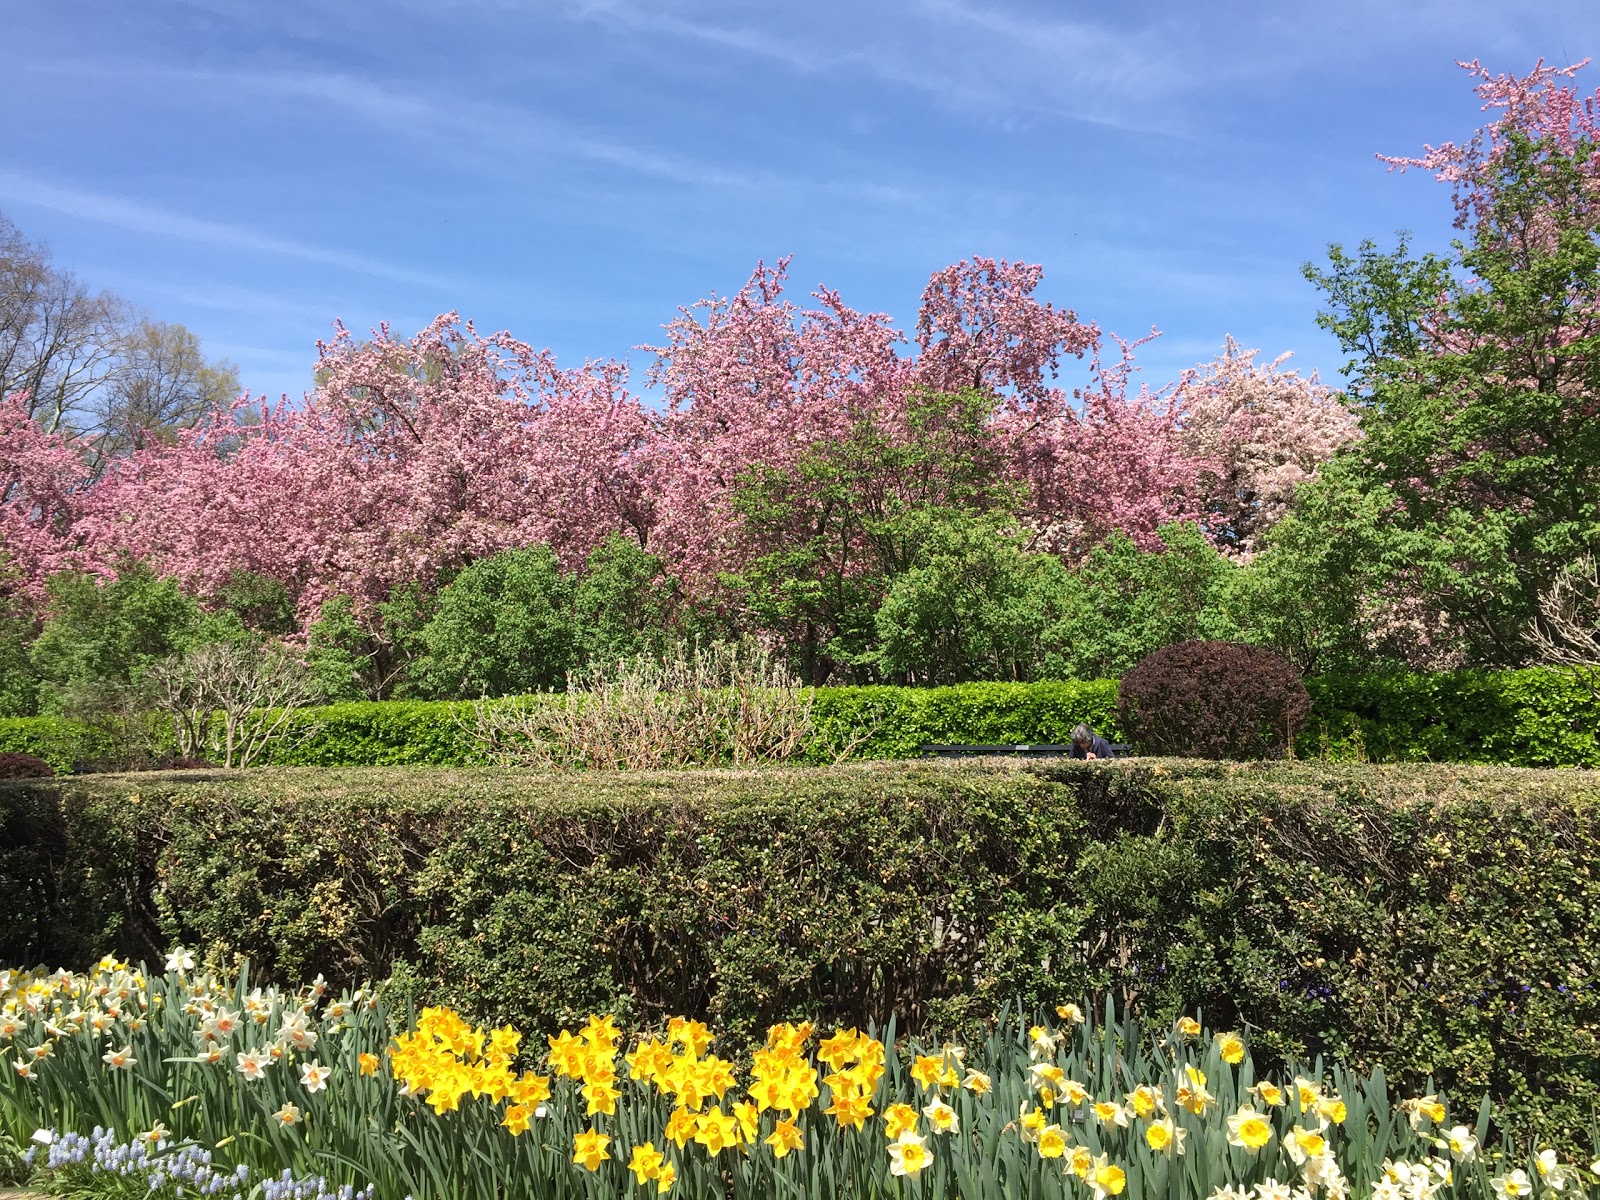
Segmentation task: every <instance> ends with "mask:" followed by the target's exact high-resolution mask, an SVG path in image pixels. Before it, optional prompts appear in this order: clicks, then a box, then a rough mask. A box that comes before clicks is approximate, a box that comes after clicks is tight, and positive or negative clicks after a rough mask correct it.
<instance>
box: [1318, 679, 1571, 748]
mask: <svg viewBox="0 0 1600 1200" xmlns="http://www.w3.org/2000/svg"><path fill="white" fill-rule="evenodd" d="M1306 686H1307V688H1308V690H1309V691H1310V692H1311V696H1312V710H1311V721H1310V724H1309V725H1308V726H1307V728H1306V731H1305V732H1304V733H1303V734H1302V735H1301V737H1300V742H1299V753H1300V754H1301V755H1302V756H1304V757H1311V756H1314V755H1331V756H1334V757H1351V758H1367V759H1370V760H1372V761H1374V762H1429V761H1431V762H1464V763H1505V764H1511V765H1516V766H1537V767H1557V766H1560V767H1600V699H1597V697H1596V696H1595V694H1594V692H1593V691H1592V690H1591V689H1590V688H1589V687H1588V685H1587V682H1586V680H1585V679H1584V678H1583V677H1582V676H1581V675H1579V674H1577V673H1574V672H1572V671H1568V670H1549V669H1540V668H1529V669H1527V670H1521V671H1482V670H1465V671H1451V672H1441V673H1434V674H1396V675H1362V676H1343V677H1337V676H1332V677H1324V678H1321V679H1309V680H1307V681H1306Z"/></svg>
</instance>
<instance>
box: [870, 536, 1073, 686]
mask: <svg viewBox="0 0 1600 1200" xmlns="http://www.w3.org/2000/svg"><path fill="white" fill-rule="evenodd" d="M922 524H923V528H924V530H925V532H924V534H923V536H922V545H923V551H922V553H923V555H924V557H923V560H922V561H921V562H919V563H918V564H917V565H916V566H914V567H912V568H910V569H909V570H907V571H906V572H905V573H904V574H902V575H900V576H899V577H898V578H896V579H895V580H894V582H893V583H892V584H891V585H890V586H889V591H888V594H887V595H886V596H885V597H884V599H883V603H882V604H881V605H880V606H879V608H878V611H877V614H876V616H875V618H874V622H875V625H876V628H877V635H878V643H879V649H878V661H879V664H880V667H881V670H882V672H883V674H884V675H886V676H887V677H889V678H891V679H896V680H898V681H900V682H902V683H913V684H923V685H930V684H932V685H937V684H950V683H965V682H968V681H971V680H975V679H984V680H1028V679H1037V678H1038V677H1039V676H1041V675H1048V674H1059V670H1060V668H1059V663H1057V662H1056V661H1055V656H1054V655H1053V654H1052V653H1051V652H1050V651H1049V650H1048V649H1047V647H1051V646H1053V645H1054V644H1055V642H1056V641H1057V640H1058V638H1059V634H1058V632H1057V628H1058V627H1059V625H1060V623H1061V620H1062V616H1063V612H1064V610H1065V608H1066V604H1067V597H1068V595H1069V582H1068V581H1069V576H1068V573H1067V570H1066V568H1065V567H1063V566H1062V565H1061V560H1060V559H1059V558H1057V557H1056V556H1055V555H1053V554H1038V553H1029V552H1028V551H1027V550H1026V549H1025V548H1024V546H1023V542H1022V538H1021V537H1020V536H1019V535H1018V534H1017V533H1016V532H1015V531H1014V530H1012V529H1010V528H1008V523H1007V522H1004V521H1000V520H995V519H994V518H985V517H966V516H959V517H949V518H945V519H942V520H928V519H926V518H924V519H923V521H922Z"/></svg>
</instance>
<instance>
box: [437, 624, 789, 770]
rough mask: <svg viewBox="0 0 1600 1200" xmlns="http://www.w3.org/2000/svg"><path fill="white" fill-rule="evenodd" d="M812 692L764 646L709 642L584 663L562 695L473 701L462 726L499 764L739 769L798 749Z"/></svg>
mask: <svg viewBox="0 0 1600 1200" xmlns="http://www.w3.org/2000/svg"><path fill="white" fill-rule="evenodd" d="M812 694H813V693H812V690H811V689H810V688H806V687H802V686H801V685H800V683H799V682H798V680H796V679H795V677H794V676H793V675H792V674H791V673H790V672H789V670H788V668H787V667H785V666H784V665H783V663H781V662H780V661H779V660H778V659H776V658H775V657H774V656H773V655H772V654H771V652H770V651H768V650H767V649H766V648H765V647H763V646H760V645H755V644H751V643H740V644H729V643H723V642H717V643H713V644H712V645H710V646H704V647H695V648H693V649H688V648H683V647H680V648H679V649H677V650H676V651H675V652H673V653H671V654H669V655H668V656H667V657H665V658H659V659H658V658H649V657H637V658H624V659H619V660H616V661H611V662H604V663H594V664H591V665H589V666H588V667H585V668H583V669H582V670H578V671H573V672H569V673H568V676H567V690H566V692H565V693H564V694H551V693H545V694H541V695H537V696H527V697H519V698H516V699H512V700H483V701H480V702H479V703H478V704H477V705H476V706H475V708H474V710H473V714H472V717H471V718H470V721H471V724H470V725H469V727H468V728H469V731H470V732H471V734H472V736H473V737H474V739H475V740H476V741H477V743H478V744H479V746H481V747H482V748H483V750H484V751H485V753H486V754H487V755H488V757H489V758H490V759H491V760H492V761H494V762H497V763H500V764H502V765H507V766H536V767H563V768H581V767H589V768H610V769H621V770H630V771H637V770H649V769H656V768H671V767H690V766H704V765H709V764H717V763H721V764H731V765H734V766H748V765H752V764H756V763H773V762H783V761H785V760H787V759H790V758H793V757H795V756H796V755H797V754H799V753H801V752H802V751H803V750H804V749H805V748H806V747H807V744H808V743H809V742H810V740H811V738H812V737H813V735H814V734H815V727H814V725H813V722H812V714H811V706H812Z"/></svg>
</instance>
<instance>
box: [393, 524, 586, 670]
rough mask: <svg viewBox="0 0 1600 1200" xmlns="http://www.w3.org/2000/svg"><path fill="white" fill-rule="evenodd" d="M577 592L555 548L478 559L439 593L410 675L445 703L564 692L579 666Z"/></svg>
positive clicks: (510, 551)
mask: <svg viewBox="0 0 1600 1200" xmlns="http://www.w3.org/2000/svg"><path fill="white" fill-rule="evenodd" d="M572 593H573V581H572V578H571V576H569V575H565V574H563V573H562V570H561V563H560V561H559V560H558V559H557V558H556V556H555V552H554V551H552V550H551V549H550V548H549V547H548V546H534V547H531V548H529V549H525V550H502V551H501V552H500V553H499V554H496V555H493V556H491V557H489V558H482V559H479V560H478V561H477V562H475V563H473V564H472V565H471V566H469V567H467V568H466V569H465V570H464V571H462V572H461V574H459V575H457V576H456V578H455V579H454V580H453V581H452V582H451V583H450V584H449V586H447V587H446V588H445V589H444V590H443V591H441V592H440V593H439V600H438V609H437V611H436V612H435V613H434V614H433V618H432V619H431V620H430V621H429V622H428V623H427V624H426V625H425V626H423V628H422V632H421V634H420V635H419V640H420V642H421V644H422V646H423V649H424V653H423V655H422V657H421V658H419V659H418V660H417V661H415V662H413V663H412V664H411V667H410V669H409V672H408V673H409V675H410V676H411V678H412V679H413V680H414V681H416V682H417V683H419V684H420V685H421V686H423V687H425V688H426V689H427V691H428V693H429V694H431V695H434V696H440V697H443V698H446V699H471V698H473V697H476V696H506V695H512V694H514V693H520V692H539V691H547V690H550V689H560V688H561V687H563V686H565V684H566V678H567V672H568V671H569V670H570V669H571V668H572V667H574V666H576V665H577V663H578V652H579V648H578V629H577V620H576V617H575V616H574V614H573V609H572Z"/></svg>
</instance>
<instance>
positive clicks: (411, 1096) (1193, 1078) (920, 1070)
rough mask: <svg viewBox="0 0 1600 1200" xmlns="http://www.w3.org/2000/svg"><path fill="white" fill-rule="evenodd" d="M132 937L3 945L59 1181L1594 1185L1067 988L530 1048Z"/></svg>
mask: <svg viewBox="0 0 1600 1200" xmlns="http://www.w3.org/2000/svg"><path fill="white" fill-rule="evenodd" d="M167 967H168V969H167V971H166V973H165V974H164V975H154V974H151V973H147V972H145V971H144V970H142V969H136V968H132V967H130V966H128V965H127V964H124V963H120V962H117V961H115V960H112V959H105V960H102V961H101V962H100V963H99V964H98V965H97V966H96V967H95V968H94V969H93V970H92V971H90V972H87V973H83V974H73V973H70V972H66V971H57V972H55V973H53V974H48V975H47V974H44V973H43V972H31V973H19V972H0V1052H3V1053H4V1055H5V1058H6V1060H7V1069H6V1070H5V1071H4V1077H3V1079H0V1117H3V1121H4V1129H5V1131H6V1132H7V1133H8V1134H9V1136H10V1137H12V1138H13V1139H14V1140H17V1141H19V1142H25V1143H26V1142H29V1141H30V1140H31V1142H32V1144H31V1145H30V1148H29V1150H28V1159H29V1161H30V1162H31V1163H32V1164H33V1165H34V1166H35V1167H36V1168H40V1169H42V1170H44V1171H45V1172H46V1174H47V1177H52V1178H54V1179H55V1180H56V1181H57V1182H63V1183H68V1184H71V1183H78V1184H82V1185H87V1186H90V1187H92V1188H95V1189H97V1190H107V1191H124V1190H125V1191H127V1193H128V1194H129V1195H134V1194H148V1193H152V1192H159V1193H161V1194H163V1195H169V1194H170V1195H180V1196H181V1195H184V1194H186V1193H187V1194H190V1195H195V1194H198V1195H203V1196H227V1197H231V1198H233V1200H246V1197H249V1196H256V1195H259V1196H261V1197H263V1200H313V1198H335V1197H337V1198H338V1200H375V1198H376V1197H385V1198H387V1197H393V1198H394V1200H400V1198H401V1197H406V1196H410V1197H418V1198H423V1197H426V1198H428V1200H433V1198H440V1200H443V1198H453V1197H463V1198H466V1197H472V1198H478V1197H483V1198H485V1200H487V1198H489V1197H503V1198H505V1200H514V1198H517V1197H528V1198H530V1200H556V1198H564V1197H580V1196H581V1197H586V1198H593V1197H598V1196H602V1195H605V1196H622V1195H634V1194H637V1195H645V1194H650V1195H659V1194H663V1193H672V1194H676V1195H684V1196H694V1197H701V1196H719V1197H721V1196H732V1197H763V1198H765V1197H776V1196H786V1197H805V1198H808V1200H809V1198H813V1197H814V1198H817V1200H821V1198H822V1197H830V1198H831V1197H835V1196H862V1197H866V1196H911V1195H915V1196H941V1197H943V1196H949V1197H957V1196H959V1197H963V1198H976V1197H998V1196H1005V1197H1017V1198H1020V1197H1066V1196H1072V1197H1074V1198H1078V1200H1089V1198H1090V1197H1093V1200H1107V1198H1108V1197H1118V1196H1124V1195H1126V1196H1128V1197H1129V1198H1130V1200H1143V1198H1145V1197H1157V1196H1161V1197H1173V1198H1175V1200H1178V1198H1184V1197H1195V1198H1197V1200H1199V1198H1206V1197H1211V1198H1214V1200H1244V1198H1245V1197H1254V1200H1308V1198H1310V1197H1317V1198H1318V1200H1320V1198H1323V1197H1326V1198H1328V1200H1343V1198H1344V1197H1346V1196H1357V1197H1368V1196H1370V1197H1373V1200H1433V1198H1434V1197H1453V1196H1470V1197H1487V1196H1489V1195H1490V1194H1491V1193H1492V1194H1493V1195H1494V1196H1496V1197H1497V1198H1499V1200H1507V1198H1512V1200H1515V1198H1517V1197H1521V1196H1524V1195H1531V1194H1533V1193H1534V1192H1535V1191H1538V1192H1541V1193H1561V1194H1563V1195H1565V1196H1569V1197H1570V1196H1577V1195H1582V1194H1584V1193H1585V1191H1586V1190H1587V1191H1589V1192H1594V1191H1596V1190H1600V1189H1597V1188H1596V1178H1597V1177H1596V1175H1595V1171H1596V1169H1597V1168H1600V1163H1596V1164H1594V1165H1592V1166H1589V1167H1580V1166H1577V1165H1575V1164H1572V1163H1568V1162H1563V1161H1562V1160H1561V1158H1560V1156H1558V1155H1557V1154H1556V1153H1555V1152H1554V1151H1553V1150H1549V1149H1542V1150H1538V1152H1537V1153H1535V1152H1534V1150H1536V1149H1538V1148H1523V1150H1522V1151H1518V1150H1514V1149H1513V1148H1512V1147H1511V1146H1509V1145H1508V1144H1505V1143H1498V1144H1496V1145H1494V1146H1486V1145H1485V1143H1486V1141H1488V1140H1490V1131H1491V1128H1492V1121H1491V1117H1492V1114H1491V1112H1490V1109H1489V1105H1488V1104H1487V1102H1485V1103H1484V1104H1482V1105H1481V1106H1479V1107H1478V1108H1477V1109H1476V1110H1475V1111H1472V1112H1467V1113H1463V1112H1458V1111H1453V1110H1452V1108H1451V1106H1450V1104H1449V1102H1447V1101H1446V1100H1444V1099H1443V1098H1441V1097H1438V1096H1435V1095H1424V1096H1416V1097H1411V1098H1407V1099H1403V1100H1399V1101H1394V1100H1392V1099H1391V1097H1390V1096H1389V1094H1388V1089H1387V1086H1386V1084H1385V1081H1384V1078H1383V1075H1382V1073H1381V1072H1374V1073H1373V1074H1371V1075H1368V1076H1356V1075H1352V1074H1350V1073H1347V1072H1345V1071H1343V1070H1342V1069H1340V1068H1338V1067H1336V1066H1335V1067H1333V1068H1331V1069H1330V1070H1328V1071H1324V1070H1322V1069H1321V1066H1320V1064H1319V1065H1317V1066H1315V1067H1312V1068H1309V1069H1302V1071H1300V1072H1298V1073H1296V1072H1293V1071H1291V1072H1290V1073H1289V1074H1287V1075H1284V1076H1282V1077H1281V1078H1278V1079H1272V1078H1267V1077H1265V1076H1259V1077H1258V1074H1257V1072H1256V1070H1255V1067H1254V1064H1253V1063H1252V1060H1251V1057H1250V1052H1249V1046H1248V1039H1247V1038H1246V1037H1244V1036H1243V1035H1240V1034H1237V1033H1232V1032H1223V1033H1216V1034H1208V1033H1207V1032H1206V1031H1205V1030H1203V1029H1202V1027H1201V1026H1200V1024H1199V1023H1198V1022H1196V1021H1194V1020H1191V1019H1189V1018H1184V1019H1182V1020H1180V1021H1179V1022H1178V1023H1177V1024H1176V1025H1175V1026H1174V1027H1173V1028H1172V1029H1171V1030H1169V1031H1167V1032H1166V1033H1165V1034H1164V1035H1163V1036H1161V1037H1160V1038H1158V1039H1156V1040H1154V1041H1151V1040H1149V1039H1142V1038H1141V1036H1140V1033H1139V1026H1138V1024H1137V1023H1136V1022H1134V1021H1131V1020H1129V1021H1120V1022H1119V1021H1117V1020H1115V1019H1114V1014H1112V1013H1111V1012H1110V1011H1108V1012H1107V1014H1106V1019H1105V1020H1104V1021H1102V1022H1094V1021H1091V1020H1088V1019H1086V1017H1085V1014H1084V1013H1083V1012H1082V1011H1081V1010H1080V1009H1079V1008H1078V1007H1077V1006H1076V1005H1073V1004H1064V1005H1062V1006H1060V1007H1058V1008H1057V1009H1056V1010H1055V1011H1054V1013H1053V1014H1049V1015H1048V1016H1047V1018H1045V1019H1040V1020H1038V1021H1037V1022H1034V1021H1032V1020H1023V1019H1021V1017H1020V1016H1019V1014H1017V1013H1015V1012H1014V1011H1009V1010H1008V1011H1007V1012H1005V1013H1003V1014H1002V1016H1001V1018H1000V1019H999V1021H998V1022H996V1023H995V1025H994V1026H993V1029H992V1031H991V1032H990V1034H989V1036H988V1037H987V1039H986V1040H985V1041H984V1042H982V1043H981V1044H969V1045H967V1046H965V1047H962V1046H955V1045H949V1044H929V1045H923V1044H919V1043H917V1042H915V1041H913V1040H911V1039H900V1040H898V1041H897V1040H896V1038H895V1036H894V1029H893V1026H892V1024H891V1026H890V1028H889V1029H887V1030H885V1031H882V1034H881V1036H879V1035H877V1033H876V1032H875V1031H868V1032H861V1031H859V1030H856V1029H842V1030H834V1031H832V1032H830V1033H828V1034H827V1035H826V1036H824V1035H823V1033H822V1031H820V1030H816V1029H814V1028H813V1027H812V1026H811V1025H810V1024H782V1025H777V1026H774V1027H772V1029H771V1030H769V1032H768V1034H767V1038H766V1041H765V1044H764V1045H763V1046H761V1047H759V1048H758V1049H756V1050H755V1051H754V1052H753V1054H752V1055H751V1056H750V1057H749V1059H748V1060H747V1061H738V1062H736V1061H733V1060H731V1059H726V1058H723V1057H720V1056H719V1055H718V1054H717V1053H716V1052H715V1051H714V1050H713V1049H712V1047H713V1044H714V1037H713V1035H712V1033H711V1032H710V1030H708V1029H707V1028H706V1026H704V1025H703V1024H701V1023H699V1022H696V1021H690V1020H684V1019H681V1018H674V1019H673V1020H671V1021H670V1022H668V1024H667V1025H666V1027H665V1028H664V1030H661V1031H657V1032H656V1033H654V1034H652V1033H649V1032H644V1033H637V1034H625V1033H624V1032H623V1031H622V1030H620V1029H619V1028H618V1027H617V1025H616V1024H615V1022H614V1021H613V1019H612V1018H611V1017H609V1016H599V1017H591V1018H589V1020H588V1021H587V1022H586V1023H585V1024H584V1025H583V1026H582V1028H580V1029H577V1030H563V1031H561V1032H560V1033H558V1034H556V1035H553V1036H550V1037H548V1038H546V1039H544V1042H545V1044H543V1045H540V1046H538V1047H537V1049H535V1047H534V1046H533V1044H532V1043H531V1042H530V1043H528V1044H524V1039H523V1036H522V1034H521V1033H520V1032H519V1031H517V1030H515V1029H512V1028H510V1027H501V1028H496V1029H487V1028H478V1027H474V1026H472V1025H471V1024H470V1023H468V1022H467V1021H466V1020H464V1019H463V1018H462V1017H460V1016H459V1015H458V1014H456V1013H454V1012H453V1011H451V1010H449V1009H442V1008H426V1009H424V1010H422V1012H421V1013H420V1014H417V1015H416V1017H415V1018H414V1019H408V1018H407V1017H406V1016H405V1015H404V1014H402V1013H399V1012H397V1011H390V1010H388V1009H387V1008H386V1006H385V1005H384V1003H383V1001H382V1000H381V998H379V997H378V996H376V995H373V994H371V993H368V992H366V991H361V990H358V991H355V992H348V993H341V994H338V995H334V994H332V992H331V991H330V989H328V988H327V987H326V985H325V984H323V983H322V981H321V980H320V979H319V980H317V981H314V982H313V983H312V984H311V985H309V986H307V987H303V988H300V989H298V990H295V991H292V992H289V991H281V990H278V989H276V988H261V987H255V986H251V983H250V980H249V978H248V976H247V975H246V974H241V975H240V976H239V977H238V978H236V979H232V980H222V979H219V978H218V977H216V976H214V975H211V974H206V973H196V972H195V970H194V964H193V960H192V958H191V957H190V956H189V955H187V954H186V953H184V952H183V951H181V950H180V951H175V952H174V953H173V954H172V955H171V957H170V958H169V960H168V963H167Z"/></svg>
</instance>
